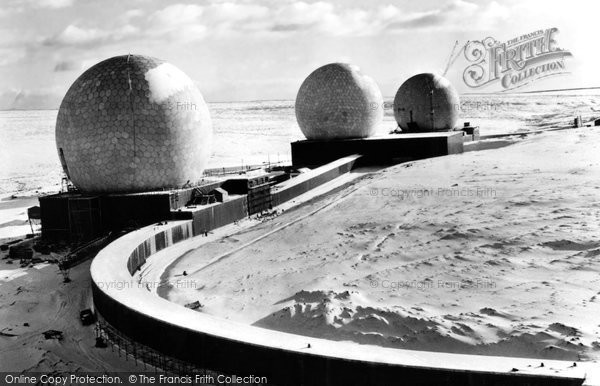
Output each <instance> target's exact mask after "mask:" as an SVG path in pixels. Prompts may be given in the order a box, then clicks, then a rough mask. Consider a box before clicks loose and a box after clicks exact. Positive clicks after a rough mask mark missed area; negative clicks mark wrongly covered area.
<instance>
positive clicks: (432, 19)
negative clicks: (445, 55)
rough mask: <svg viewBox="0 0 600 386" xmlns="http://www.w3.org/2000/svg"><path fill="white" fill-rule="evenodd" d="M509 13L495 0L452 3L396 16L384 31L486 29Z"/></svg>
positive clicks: (456, 0)
mask: <svg viewBox="0 0 600 386" xmlns="http://www.w3.org/2000/svg"><path fill="white" fill-rule="evenodd" d="M508 14H509V10H508V8H506V7H504V6H501V5H500V4H498V3H497V2H495V1H493V2H491V3H489V4H487V5H484V6H480V5H477V4H474V3H470V2H468V1H463V0H453V1H450V2H448V3H446V4H445V5H444V6H443V7H440V8H437V9H433V10H430V11H426V12H413V13H405V14H398V15H397V16H396V17H395V18H394V20H392V21H391V22H390V23H389V24H388V25H387V26H386V30H388V31H396V32H399V31H406V30H415V29H420V30H424V29H444V30H449V29H451V30H478V29H483V30H486V29H490V28H492V27H494V26H495V25H496V24H497V23H498V22H499V21H501V20H503V19H505V18H506V17H508Z"/></svg>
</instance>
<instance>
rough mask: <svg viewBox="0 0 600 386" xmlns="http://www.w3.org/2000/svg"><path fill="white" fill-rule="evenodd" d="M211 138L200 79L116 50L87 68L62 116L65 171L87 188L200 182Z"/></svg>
mask: <svg viewBox="0 0 600 386" xmlns="http://www.w3.org/2000/svg"><path fill="white" fill-rule="evenodd" d="M211 144H212V124H211V120H210V114H209V112H208V108H207V106H206V103H205V102H204V99H203V98H202V95H201V94H200V91H199V90H198V88H197V87H196V85H195V84H194V82H192V80H191V79H190V78H188V76H187V75H185V74H184V73H183V72H182V71H180V70H179V69H178V68H176V67H175V66H173V65H171V64H169V63H166V62H164V61H162V60H159V59H156V58H152V57H148V56H141V55H123V56H115V57H113V58H110V59H106V60H104V61H102V62H100V63H98V64H96V65H95V66H93V67H92V68H90V69H88V70H87V71H85V72H84V73H83V74H82V75H81V76H80V77H79V78H77V80H76V81H75V82H74V83H73V85H71V88H70V89H69V91H67V94H66V95H65V97H64V99H63V101H62V103H61V105H60V109H59V111H58V118H57V120H56V146H57V150H58V154H59V157H60V160H61V164H62V166H63V170H64V171H65V173H66V174H67V176H68V177H69V178H70V180H71V181H72V182H73V183H74V184H75V186H76V187H78V188H79V189H80V190H82V191H84V192H137V191H148V190H156V189H162V188H175V187H181V186H182V185H184V184H186V183H188V182H189V183H194V182H196V181H199V180H200V179H201V178H202V172H203V169H204V167H205V166H206V163H207V161H208V158H209V156H210V151H211V150H210V149H211Z"/></svg>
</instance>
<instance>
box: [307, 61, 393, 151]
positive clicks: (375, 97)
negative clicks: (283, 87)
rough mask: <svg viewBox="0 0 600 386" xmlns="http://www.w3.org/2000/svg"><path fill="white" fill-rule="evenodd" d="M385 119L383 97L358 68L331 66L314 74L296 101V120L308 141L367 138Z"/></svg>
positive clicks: (343, 65)
mask: <svg viewBox="0 0 600 386" xmlns="http://www.w3.org/2000/svg"><path fill="white" fill-rule="evenodd" d="M382 119H383V97H382V96H381V91H380V90H379V87H378V86H377V84H376V83H375V81H374V80H373V79H371V78H370V77H368V76H366V75H363V74H362V73H361V72H360V69H359V68H358V67H356V66H353V65H349V64H345V63H331V64H327V65H325V66H323V67H319V68H318V69H316V70H315V71H313V72H312V73H311V74H310V75H309V76H308V77H307V78H306V79H305V80H304V82H303V83H302V85H301V86H300V90H298V96H297V97H296V120H297V121H298V125H299V126H300V129H301V130H302V133H304V136H305V137H306V138H307V139H311V140H327V139H343V138H365V137H369V136H371V135H373V134H374V133H375V129H376V127H377V125H378V124H379V123H380V122H381V120H382Z"/></svg>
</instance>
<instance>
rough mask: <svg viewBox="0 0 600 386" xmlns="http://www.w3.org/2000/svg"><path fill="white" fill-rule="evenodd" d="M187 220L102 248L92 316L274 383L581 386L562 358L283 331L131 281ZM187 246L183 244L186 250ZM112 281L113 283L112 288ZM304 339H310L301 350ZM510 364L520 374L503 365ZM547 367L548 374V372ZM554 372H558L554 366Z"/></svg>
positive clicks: (185, 240) (172, 245)
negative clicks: (406, 346) (429, 348)
mask: <svg viewBox="0 0 600 386" xmlns="http://www.w3.org/2000/svg"><path fill="white" fill-rule="evenodd" d="M192 234H193V232H192V221H174V222H170V223H168V224H166V225H160V226H149V227H146V228H142V229H140V230H137V231H134V232H131V233H129V234H126V235H124V236H123V237H121V238H119V239H118V240H116V241H114V242H113V243H111V244H110V245H109V246H107V247H106V248H105V249H103V250H102V251H101V252H100V253H98V255H97V256H96V258H95V259H94V261H93V263H92V266H91V275H92V293H93V298H94V306H95V309H96V311H97V312H98V313H100V314H101V316H102V317H103V318H104V319H105V320H106V321H107V322H108V323H110V324H111V325H112V326H114V327H115V328H117V329H118V330H120V331H121V332H123V333H124V334H125V335H127V336H129V337H130V338H132V339H134V340H136V341H138V342H140V343H142V344H144V345H146V346H149V347H152V348H154V349H156V350H159V351H161V352H162V353H164V354H166V355H169V356H172V357H175V358H178V359H182V360H185V361H188V362H191V363H193V364H196V365H197V366H199V367H201V368H208V369H213V370H216V371H222V372H224V373H228V374H236V375H239V376H245V375H254V376H266V377H268V379H269V382H271V383H275V384H280V385H344V386H346V385H387V384H410V385H494V386H496V385H497V386H500V385H518V384H521V385H580V384H582V381H583V373H582V371H580V370H578V369H574V368H570V369H569V368H568V366H569V365H570V363H565V362H559V361H545V362H546V367H545V368H541V369H540V368H539V367H538V366H537V365H538V364H539V361H538V360H533V359H522V358H506V357H483V356H473V355H459V354H447V353H437V352H423V351H410V350H397V349H390V348H383V347H378V346H370V345H359V344H355V343H347V342H333V341H329V340H323V339H315V338H310V337H306V336H300V335H294V334H287V333H282V332H278V331H272V330H267V329H263V328H258V327H253V326H249V325H245V324H240V323H235V322H232V321H229V320H224V319H220V318H217V317H214V316H211V315H207V314H203V313H201V312H197V311H193V310H190V309H187V308H185V307H182V306H180V305H177V304H175V303H172V302H169V301H167V300H165V299H163V298H160V297H158V296H156V295H154V294H152V293H151V292H149V291H147V290H146V289H145V288H144V287H143V286H131V285H130V286H119V285H115V284H117V283H119V282H126V283H131V281H132V274H133V273H135V270H136V269H139V268H140V267H141V266H142V265H143V264H144V263H145V261H146V259H148V257H150V256H153V255H154V256H153V258H170V257H173V256H172V255H173V254H175V255H177V256H178V255H180V254H182V253H184V252H185V251H186V248H188V244H190V245H191V243H192V242H193V241H194V240H191V239H190V238H191V236H192ZM189 248H191V246H190V247H189ZM111 283H112V284H111ZM307 343H310V344H311V347H310V348H309V347H308V346H307ZM513 367H516V368H518V369H519V371H516V372H515V371H511V370H510V369H511V368H513ZM551 369H553V370H551ZM556 369H559V370H560V371H558V372H557V373H554V372H553V371H556Z"/></svg>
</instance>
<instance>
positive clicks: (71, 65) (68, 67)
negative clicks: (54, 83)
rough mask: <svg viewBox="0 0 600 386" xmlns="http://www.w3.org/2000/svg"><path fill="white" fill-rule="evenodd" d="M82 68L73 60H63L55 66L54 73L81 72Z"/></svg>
mask: <svg viewBox="0 0 600 386" xmlns="http://www.w3.org/2000/svg"><path fill="white" fill-rule="evenodd" d="M80 68H81V66H80V65H79V64H78V63H77V62H75V61H72V60H61V61H59V62H57V63H56V65H55V66H54V72H67V71H75V70H79V69H80Z"/></svg>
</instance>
